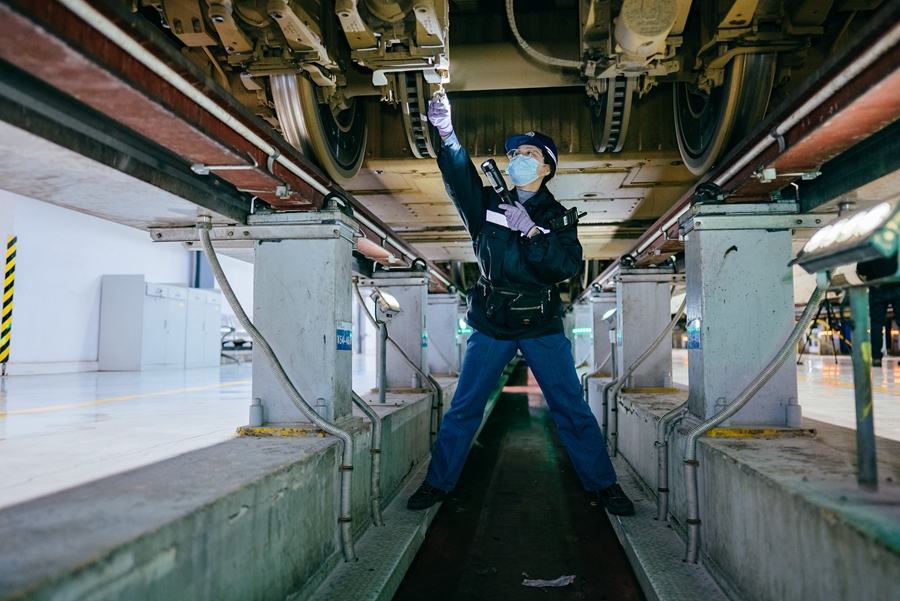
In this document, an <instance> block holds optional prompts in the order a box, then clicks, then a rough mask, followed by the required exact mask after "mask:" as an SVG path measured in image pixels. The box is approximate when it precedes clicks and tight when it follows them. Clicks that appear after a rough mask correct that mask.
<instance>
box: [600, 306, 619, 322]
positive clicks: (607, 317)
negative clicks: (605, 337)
mask: <svg viewBox="0 0 900 601" xmlns="http://www.w3.org/2000/svg"><path fill="white" fill-rule="evenodd" d="M601 319H602V320H603V321H605V322H606V323H608V324H609V325H612V324H613V322H614V321H615V320H616V308H615V307H613V308H612V309H610V310H609V311H607V312H606V313H604V314H603V317H601Z"/></svg>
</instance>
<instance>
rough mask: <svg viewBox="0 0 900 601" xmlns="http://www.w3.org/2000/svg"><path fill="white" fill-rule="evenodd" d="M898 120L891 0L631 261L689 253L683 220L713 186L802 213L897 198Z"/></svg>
mask: <svg viewBox="0 0 900 601" xmlns="http://www.w3.org/2000/svg"><path fill="white" fill-rule="evenodd" d="M898 120H900V2H891V3H888V4H887V5H886V6H885V7H884V8H883V10H882V11H881V12H880V13H879V14H878V16H877V18H875V19H872V20H871V21H870V22H869V23H868V24H867V25H866V27H865V28H864V29H863V30H862V31H861V32H860V34H859V35H858V36H857V37H856V38H855V39H854V40H853V41H852V42H850V43H848V44H847V45H845V46H844V47H843V48H842V50H841V51H840V52H838V53H836V54H835V55H834V56H832V57H831V58H830V59H829V60H828V61H826V62H825V63H824V64H823V65H822V66H821V67H820V68H819V69H818V70H817V72H816V73H815V74H814V75H813V76H812V77H810V78H809V79H808V80H807V81H806V83H805V84H804V85H803V86H802V87H801V88H799V89H798V90H796V91H795V92H794V93H793V94H792V95H791V96H790V97H789V98H788V99H786V100H785V101H784V102H783V103H782V104H781V105H780V106H779V107H777V109H776V110H774V111H773V112H772V113H771V114H770V115H769V116H768V117H767V118H766V120H765V121H764V122H763V123H761V124H760V125H759V126H758V127H757V128H756V129H755V130H754V132H753V133H752V134H751V135H750V136H748V137H747V138H746V139H745V140H744V141H743V142H742V143H741V144H740V145H739V146H738V147H736V148H735V149H733V150H732V151H731V152H730V153H729V154H728V155H727V156H726V157H725V158H724V160H723V162H722V164H721V166H719V167H718V168H716V169H713V170H712V171H711V172H710V173H709V174H707V175H706V176H704V177H703V178H702V179H701V181H700V182H698V184H697V185H696V186H694V187H692V188H691V189H690V190H689V191H688V192H687V193H686V194H685V195H684V196H683V197H682V198H681V199H679V200H678V201H677V202H676V203H675V204H674V205H673V206H672V207H671V208H669V209H668V210H667V211H666V212H665V214H663V215H662V216H661V217H660V218H659V219H658V220H657V221H656V222H655V223H654V224H653V226H652V227H650V228H649V229H647V231H646V232H645V233H644V234H643V235H641V236H640V238H638V240H637V241H636V242H635V243H634V244H633V245H632V246H631V248H630V249H629V255H630V256H631V257H632V258H633V260H634V263H635V264H636V265H638V266H648V265H657V264H660V263H662V262H664V261H666V260H668V259H669V258H670V257H672V256H674V255H677V254H678V253H680V252H682V251H683V250H684V242H683V241H682V240H680V239H679V236H678V225H679V223H678V220H679V217H680V216H681V215H683V214H684V213H685V212H687V210H688V209H689V208H690V205H691V203H692V202H693V201H694V200H695V197H696V193H697V191H698V189H699V187H700V186H701V185H704V184H707V183H711V184H714V185H716V186H719V187H720V188H721V189H722V191H723V192H724V193H725V194H726V195H727V198H726V199H725V201H726V202H738V203H739V202H761V201H762V202H772V201H779V200H786V201H788V202H797V203H798V204H799V205H800V208H801V210H802V211H805V212H834V211H836V210H838V208H839V206H838V205H839V203H846V202H851V201H852V203H854V204H855V205H858V206H857V208H866V207H869V206H874V205H876V204H878V203H880V202H883V201H885V200H887V199H889V198H893V197H895V196H896V187H894V184H895V183H896V182H897V181H898V167H900V165H898V164H897V161H896V159H895V158H894V154H895V152H894V151H895V149H896V144H897V142H896V138H897V133H898V128H897V127H896V126H895V124H897V123H898ZM848 151H849V152H848ZM845 153H846V154H845ZM842 180H846V181H842ZM807 192H810V193H811V194H810V198H809V199H807V197H806V193H807ZM854 204H851V205H850V206H854ZM618 268H619V262H618V261H615V262H613V263H612V264H610V265H609V266H608V267H607V268H606V270H605V271H604V272H603V273H601V274H600V276H598V277H597V278H596V279H595V280H594V282H593V284H595V285H597V286H602V285H603V284H605V283H607V282H609V281H610V279H611V277H612V275H613V274H614V273H615V272H616V270H617V269H618Z"/></svg>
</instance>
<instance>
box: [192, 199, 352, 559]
mask: <svg viewBox="0 0 900 601" xmlns="http://www.w3.org/2000/svg"><path fill="white" fill-rule="evenodd" d="M211 227H212V218H211V217H208V216H207V217H201V218H200V222H199V223H198V224H197V228H198V229H199V232H200V242H201V244H202V246H203V253H204V254H205V255H206V260H207V261H208V262H209V266H210V268H211V270H212V272H213V275H214V276H215V278H216V281H217V282H218V283H219V287H220V288H221V289H222V294H223V295H224V296H225V298H226V299H227V300H228V304H229V305H231V309H232V310H233V311H234V315H235V317H237V320H238V321H239V322H240V324H241V325H242V326H244V329H245V330H247V333H248V334H250V338H252V339H253V345H254V348H259V350H260V353H261V354H262V356H263V358H264V359H265V360H266V363H268V364H269V367H270V368H271V369H272V372H273V373H274V375H275V379H276V380H277V381H278V383H279V384H280V385H281V387H282V388H283V389H284V391H285V393H287V395H288V398H289V399H290V400H291V402H292V403H293V404H294V405H295V406H296V407H297V409H299V410H300V411H301V413H303V415H305V416H306V418H307V419H309V420H310V421H311V422H312V423H313V424H315V426H316V427H317V428H319V429H321V430H322V431H324V432H326V433H328V434H330V435H332V436H335V437H337V438H339V439H340V440H341V441H342V442H343V447H344V448H343V458H342V460H341V465H340V468H339V470H340V473H341V508H340V518H339V519H338V523H340V525H341V540H342V542H343V550H344V559H346V560H347V561H356V553H355V552H354V550H353V532H352V530H351V529H350V524H351V520H352V519H353V518H352V514H351V507H350V493H351V488H350V486H351V476H352V474H353V472H352V470H353V437H352V436H351V435H350V433H349V432H347V431H346V430H342V429H341V428H338V427H337V426H336V425H334V424H333V423H331V422H330V421H328V420H327V419H325V418H324V417H322V416H320V415H319V414H318V413H316V411H315V410H314V409H313V408H312V407H311V406H310V405H309V403H307V402H306V399H304V398H303V396H302V395H301V394H300V393H299V392H298V391H297V388H296V387H295V386H294V385H293V383H292V382H291V380H290V378H289V377H288V375H287V372H285V371H284V367H282V365H281V362H280V361H279V360H278V357H277V356H276V355H275V351H273V350H272V347H271V346H269V343H268V341H267V340H266V339H265V338H264V337H263V335H262V334H260V332H259V330H257V329H256V326H254V325H253V322H252V321H250V318H249V317H247V313H246V312H244V308H243V307H242V306H241V303H240V301H239V300H238V298H237V296H235V294H234V290H233V289H232V288H231V284H229V282H228V278H227V277H226V276H225V272H224V271H223V270H222V265H221V264H220V263H219V258H218V256H216V251H215V249H214V248H213V245H212V241H211V240H210V237H209V230H210V228H211Z"/></svg>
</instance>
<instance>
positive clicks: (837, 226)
mask: <svg viewBox="0 0 900 601" xmlns="http://www.w3.org/2000/svg"><path fill="white" fill-rule="evenodd" d="M898 241H900V198H897V199H894V200H892V201H890V202H882V203H881V204H878V205H875V206H874V207H872V208H869V209H863V210H860V211H855V212H853V213H850V214H848V215H846V216H845V217H842V218H841V219H840V220H838V221H836V222H834V223H832V224H831V225H826V226H825V227H823V228H822V229H820V230H819V231H818V232H816V233H815V235H813V237H812V238H810V239H809V242H807V243H806V245H805V246H804V247H803V250H801V251H800V254H798V255H797V258H796V259H794V260H793V261H791V262H790V265H799V266H800V267H802V268H803V269H805V270H806V271H807V272H809V273H816V272H819V271H825V270H829V269H836V268H838V267H841V266H843V265H849V264H852V263H859V262H861V261H871V260H873V259H884V258H887V257H890V256H892V255H894V253H896V252H897V246H898Z"/></svg>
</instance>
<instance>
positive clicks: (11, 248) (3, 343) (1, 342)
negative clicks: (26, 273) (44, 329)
mask: <svg viewBox="0 0 900 601" xmlns="http://www.w3.org/2000/svg"><path fill="white" fill-rule="evenodd" d="M17 241H18V238H16V237H15V236H10V237H9V238H8V239H7V241H6V272H5V274H6V275H5V277H4V278H3V314H2V315H3V317H2V319H0V363H6V362H7V361H9V338H10V332H11V331H12V308H13V290H14V288H15V281H16V242H17Z"/></svg>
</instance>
